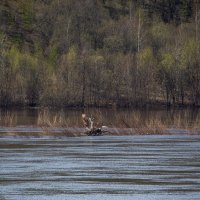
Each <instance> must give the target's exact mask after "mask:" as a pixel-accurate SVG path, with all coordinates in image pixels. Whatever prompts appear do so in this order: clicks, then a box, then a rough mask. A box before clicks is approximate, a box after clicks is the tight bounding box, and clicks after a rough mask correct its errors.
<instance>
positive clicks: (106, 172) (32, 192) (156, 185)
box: [0, 135, 200, 200]
mask: <svg viewBox="0 0 200 200" xmlns="http://www.w3.org/2000/svg"><path fill="white" fill-rule="evenodd" d="M199 198H200V136H190V135H175V136H120V137H116V136H100V137H81V138H78V137H77V138H60V139H59V138H53V137H52V138H44V137H43V138H13V137H6V138H0V199H1V200H44V199H45V200H47V199H48V200H61V199H72V200H73V199H81V200H82V199H89V200H102V199H108V200H122V199H139V200H147V199H150V200H163V199H164V200H165V199H166V200H168V199H172V200H197V199H199Z"/></svg>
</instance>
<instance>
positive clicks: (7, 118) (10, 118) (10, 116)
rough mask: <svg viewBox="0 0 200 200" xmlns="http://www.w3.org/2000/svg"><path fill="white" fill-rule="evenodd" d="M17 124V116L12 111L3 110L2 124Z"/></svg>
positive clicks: (0, 119)
mask: <svg viewBox="0 0 200 200" xmlns="http://www.w3.org/2000/svg"><path fill="white" fill-rule="evenodd" d="M16 124H17V116H16V115H15V114H14V113H12V112H9V111H7V112H5V113H4V112H3V113H1V114H0V125H1V126H7V127H12V126H16Z"/></svg>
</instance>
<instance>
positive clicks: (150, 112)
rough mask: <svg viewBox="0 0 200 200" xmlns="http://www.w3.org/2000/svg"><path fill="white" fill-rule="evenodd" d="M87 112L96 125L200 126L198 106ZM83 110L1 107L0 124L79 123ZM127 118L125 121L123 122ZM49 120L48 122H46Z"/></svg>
mask: <svg viewBox="0 0 200 200" xmlns="http://www.w3.org/2000/svg"><path fill="white" fill-rule="evenodd" d="M85 112H86V113H87V114H88V116H92V117H94V119H95V122H96V123H97V125H99V126H100V125H107V126H115V127H121V126H122V127H127V125H128V126H131V127H137V126H138V125H139V126H143V125H144V124H150V125H151V123H152V121H153V122H154V123H155V122H156V124H157V125H166V126H168V127H173V128H174V127H175V128H190V127H194V128H196V129H200V112H199V109H170V110H166V109H143V110H142V109H134V110H133V109H132V110H128V109H121V110H113V109H88V110H85ZM81 113H82V110H72V109H71V110H70V109H67V110H47V109H34V108H33V109H18V110H16V109H15V110H9V111H5V110H0V126H26V125H28V126H30V125H40V124H41V122H42V123H43V121H47V122H51V123H52V122H58V123H53V124H52V125H59V123H60V124H61V125H65V126H70V127H75V126H78V127H80V126H81V124H82V122H81V118H80V116H81ZM124 122H126V123H124ZM47 124H48V123H47Z"/></svg>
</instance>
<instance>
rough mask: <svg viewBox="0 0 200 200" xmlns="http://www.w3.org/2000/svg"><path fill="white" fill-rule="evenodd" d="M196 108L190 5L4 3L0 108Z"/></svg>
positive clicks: (109, 0) (194, 13) (197, 70)
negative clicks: (151, 104)
mask: <svg viewBox="0 0 200 200" xmlns="http://www.w3.org/2000/svg"><path fill="white" fill-rule="evenodd" d="M158 102H159V103H165V104H167V105H177V104H180V105H186V104H189V105H194V106H199V105H200V3H199V1H195V0H193V1H192V0H169V1H165V0H155V1H147V0H143V1H137V0H123V1H121V0H82V1H73V0H59V1H58V0H29V1H23V0H19V1H15V0H3V1H1V3H0V105H1V106H11V105H32V106H42V105H45V106H84V105H91V106H108V105H116V106H134V105H146V104H147V103H153V104H156V103H158Z"/></svg>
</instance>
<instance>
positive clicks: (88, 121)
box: [82, 113, 94, 131]
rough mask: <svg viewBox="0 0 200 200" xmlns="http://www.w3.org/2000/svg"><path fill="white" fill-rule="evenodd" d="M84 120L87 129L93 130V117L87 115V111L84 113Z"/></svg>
mask: <svg viewBox="0 0 200 200" xmlns="http://www.w3.org/2000/svg"><path fill="white" fill-rule="evenodd" d="M82 121H83V125H84V127H85V129H86V130H87V131H91V130H92V129H93V123H94V122H93V120H92V119H91V117H87V116H86V114H85V113H83V114H82Z"/></svg>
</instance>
